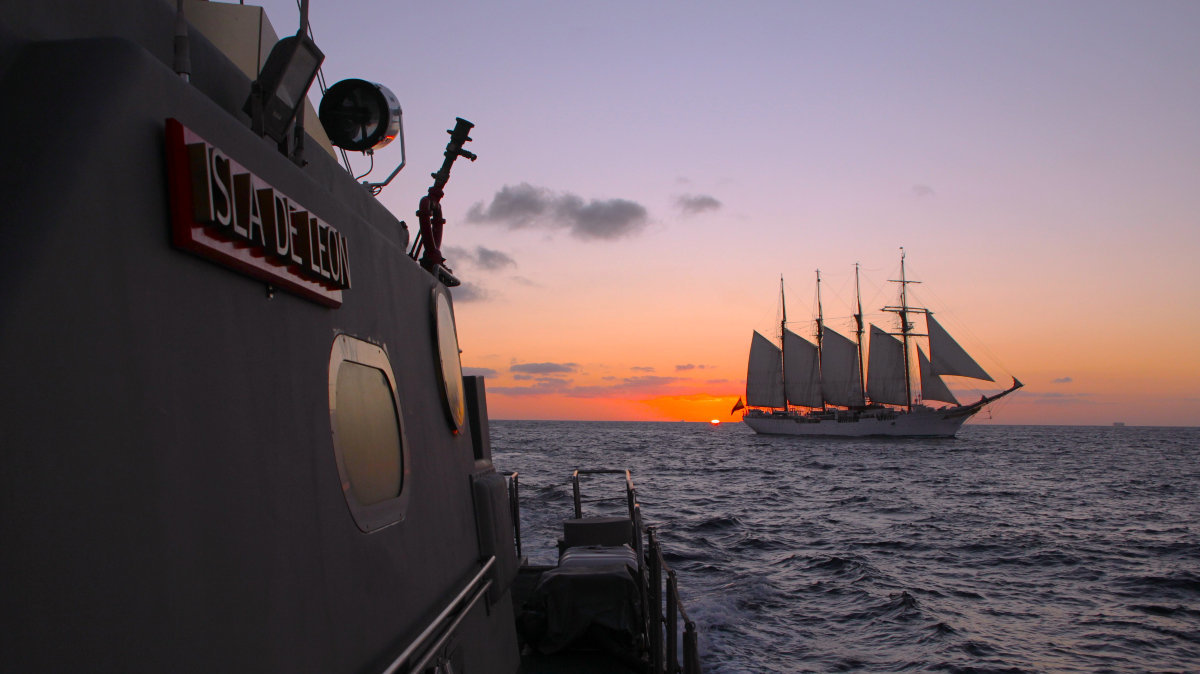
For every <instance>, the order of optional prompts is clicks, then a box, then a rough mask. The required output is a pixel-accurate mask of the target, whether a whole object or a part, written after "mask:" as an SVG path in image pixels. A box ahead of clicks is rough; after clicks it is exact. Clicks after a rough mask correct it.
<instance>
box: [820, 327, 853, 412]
mask: <svg viewBox="0 0 1200 674" xmlns="http://www.w3.org/2000/svg"><path fill="white" fill-rule="evenodd" d="M858 377H859V368H858V345H857V344H855V343H854V341H852V340H850V339H848V338H846V337H843V336H842V335H840V334H838V333H836V332H834V331H833V330H830V329H828V328H826V329H825V331H824V333H823V334H822V339H821V390H822V392H823V393H824V395H825V401H826V402H828V403H830V404H831V405H843V406H846V407H858V406H861V405H862V404H863V395H862V385H861V384H859V381H858Z"/></svg>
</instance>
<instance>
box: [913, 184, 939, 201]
mask: <svg viewBox="0 0 1200 674" xmlns="http://www.w3.org/2000/svg"><path fill="white" fill-rule="evenodd" d="M912 193H913V196H915V197H917V198H918V199H924V198H926V197H934V196H937V193H936V192H934V191H933V188H932V187H930V186H929V185H913V186H912Z"/></svg>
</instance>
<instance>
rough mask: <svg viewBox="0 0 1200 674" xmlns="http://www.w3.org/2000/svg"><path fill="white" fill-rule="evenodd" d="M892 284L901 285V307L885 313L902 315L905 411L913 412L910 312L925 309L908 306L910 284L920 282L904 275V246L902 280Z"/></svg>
mask: <svg viewBox="0 0 1200 674" xmlns="http://www.w3.org/2000/svg"><path fill="white" fill-rule="evenodd" d="M891 281H892V283H899V284H900V306H898V307H884V308H883V310H884V311H892V312H895V313H897V314H899V315H900V335H901V340H902V341H903V343H904V399H905V400H906V401H907V403H906V404H905V406H904V407H905V409H907V410H908V411H910V412H911V411H912V367H911V366H910V365H909V346H908V340H909V338H911V337H914V336H917V335H914V334H913V324H912V323H910V322H909V320H908V312H909V311H913V310H917V311H924V309H916V308H915V307H910V306H908V284H910V283H920V281H909V280H908V277H907V276H905V273H904V246H901V247H900V280H899V281H897V280H895V279H892V280H891Z"/></svg>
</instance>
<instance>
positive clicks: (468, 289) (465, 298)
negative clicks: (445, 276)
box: [450, 281, 488, 302]
mask: <svg viewBox="0 0 1200 674" xmlns="http://www.w3.org/2000/svg"><path fill="white" fill-rule="evenodd" d="M450 295H451V296H452V297H453V298H454V301H455V302H480V301H482V300H486V299H487V298H488V292H487V291H486V290H484V289H483V288H482V287H481V286H478V285H476V284H474V283H471V282H469V281H468V282H467V283H464V284H462V285H460V286H456V287H454V288H451V289H450Z"/></svg>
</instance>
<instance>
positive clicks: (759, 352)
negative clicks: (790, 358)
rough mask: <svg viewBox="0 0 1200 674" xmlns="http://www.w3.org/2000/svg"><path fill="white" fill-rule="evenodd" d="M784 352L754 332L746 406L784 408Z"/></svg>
mask: <svg viewBox="0 0 1200 674" xmlns="http://www.w3.org/2000/svg"><path fill="white" fill-rule="evenodd" d="M782 357H783V352H782V351H780V350H779V347H778V346H775V345H774V344H772V343H771V340H769V339H767V338H766V337H763V336H762V335H760V334H759V333H758V331H755V332H754V337H753V338H752V339H751V340H750V363H749V366H748V367H747V369H746V404H747V405H752V406H756V407H784V406H785V403H784V397H783V358H782Z"/></svg>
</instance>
